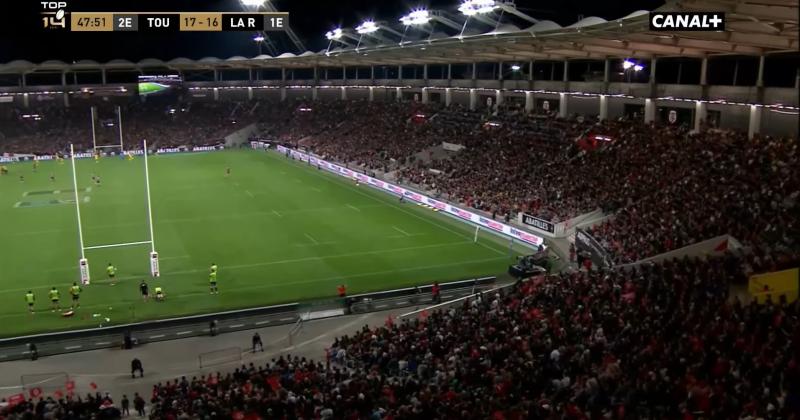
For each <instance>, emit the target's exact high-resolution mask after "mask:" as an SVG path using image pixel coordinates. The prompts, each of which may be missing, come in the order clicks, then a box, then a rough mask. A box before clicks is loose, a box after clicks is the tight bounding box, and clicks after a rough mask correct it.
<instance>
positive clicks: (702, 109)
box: [694, 101, 707, 131]
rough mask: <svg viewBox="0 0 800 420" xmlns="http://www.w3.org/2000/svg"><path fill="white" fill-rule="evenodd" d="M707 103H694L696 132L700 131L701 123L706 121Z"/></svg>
mask: <svg viewBox="0 0 800 420" xmlns="http://www.w3.org/2000/svg"><path fill="white" fill-rule="evenodd" d="M706 115H707V112H706V103H705V102H702V101H696V102H695V103H694V130H695V131H700V122H701V121H704V120H705V119H706Z"/></svg>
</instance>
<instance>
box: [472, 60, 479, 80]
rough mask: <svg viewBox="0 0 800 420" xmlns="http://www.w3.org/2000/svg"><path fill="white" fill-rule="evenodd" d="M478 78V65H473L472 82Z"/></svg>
mask: <svg viewBox="0 0 800 420" xmlns="http://www.w3.org/2000/svg"><path fill="white" fill-rule="evenodd" d="M477 78H478V63H472V80H475V79H477Z"/></svg>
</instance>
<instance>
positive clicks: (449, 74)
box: [447, 63, 453, 84]
mask: <svg viewBox="0 0 800 420" xmlns="http://www.w3.org/2000/svg"><path fill="white" fill-rule="evenodd" d="M451 80H453V65H452V64H450V63H447V82H448V84H450V81H451Z"/></svg>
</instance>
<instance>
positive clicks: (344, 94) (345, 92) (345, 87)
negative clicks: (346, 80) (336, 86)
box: [341, 86, 347, 101]
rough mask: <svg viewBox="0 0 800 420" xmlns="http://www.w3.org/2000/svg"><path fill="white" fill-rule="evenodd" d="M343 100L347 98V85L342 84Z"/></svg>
mask: <svg viewBox="0 0 800 420" xmlns="http://www.w3.org/2000/svg"><path fill="white" fill-rule="evenodd" d="M341 99H342V100H343V101H346V100H347V86H342V98H341Z"/></svg>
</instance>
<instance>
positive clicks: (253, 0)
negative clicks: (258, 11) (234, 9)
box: [241, 0, 266, 7]
mask: <svg viewBox="0 0 800 420" xmlns="http://www.w3.org/2000/svg"><path fill="white" fill-rule="evenodd" d="M241 1H242V4H243V5H245V6H248V7H259V6H263V5H264V3H266V1H265V0H241Z"/></svg>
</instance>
